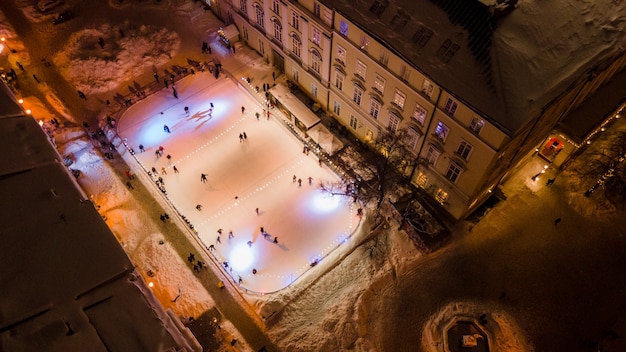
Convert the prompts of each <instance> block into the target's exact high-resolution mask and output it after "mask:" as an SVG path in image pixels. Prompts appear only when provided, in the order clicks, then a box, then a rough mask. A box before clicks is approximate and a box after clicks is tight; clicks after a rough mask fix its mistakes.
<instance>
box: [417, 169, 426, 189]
mask: <svg viewBox="0 0 626 352" xmlns="http://www.w3.org/2000/svg"><path fill="white" fill-rule="evenodd" d="M415 183H416V184H417V185H418V186H420V187H422V188H426V186H428V176H426V174H425V173H423V172H421V171H420V172H419V173H418V174H417V177H416V178H415Z"/></svg>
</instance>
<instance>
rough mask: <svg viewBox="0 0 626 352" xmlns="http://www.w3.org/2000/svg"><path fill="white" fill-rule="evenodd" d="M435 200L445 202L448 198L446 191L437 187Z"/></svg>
mask: <svg viewBox="0 0 626 352" xmlns="http://www.w3.org/2000/svg"><path fill="white" fill-rule="evenodd" d="M435 200H437V201H438V202H439V203H441V204H443V203H445V201H446V200H448V192H446V191H444V190H443V189H441V188H439V189H438V190H437V192H436V193H435Z"/></svg>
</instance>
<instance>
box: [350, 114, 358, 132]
mask: <svg viewBox="0 0 626 352" xmlns="http://www.w3.org/2000/svg"><path fill="white" fill-rule="evenodd" d="M358 124H359V120H357V119H356V117H354V115H350V127H352V129H353V130H356V129H357V126H358Z"/></svg>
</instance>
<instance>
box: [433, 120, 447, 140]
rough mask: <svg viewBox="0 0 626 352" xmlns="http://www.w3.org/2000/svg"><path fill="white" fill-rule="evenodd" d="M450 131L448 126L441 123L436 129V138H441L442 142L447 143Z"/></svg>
mask: <svg viewBox="0 0 626 352" xmlns="http://www.w3.org/2000/svg"><path fill="white" fill-rule="evenodd" d="M449 131H450V129H449V128H448V126H446V125H445V124H444V123H443V122H441V121H439V123H437V128H435V137H437V138H439V139H440V140H441V141H442V142H445V140H446V138H447V137H448V132H449Z"/></svg>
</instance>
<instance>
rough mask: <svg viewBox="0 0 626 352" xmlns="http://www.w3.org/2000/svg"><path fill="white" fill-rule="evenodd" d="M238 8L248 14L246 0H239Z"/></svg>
mask: <svg viewBox="0 0 626 352" xmlns="http://www.w3.org/2000/svg"><path fill="white" fill-rule="evenodd" d="M239 8H240V9H241V12H243V14H244V15H247V14H248V0H239Z"/></svg>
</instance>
